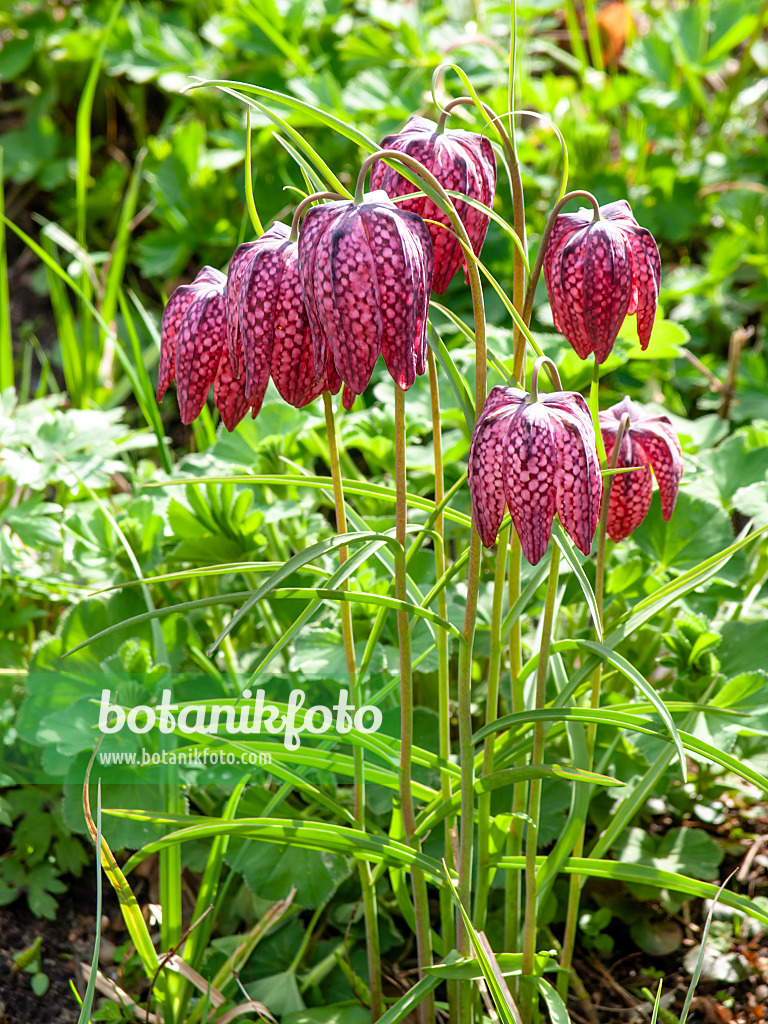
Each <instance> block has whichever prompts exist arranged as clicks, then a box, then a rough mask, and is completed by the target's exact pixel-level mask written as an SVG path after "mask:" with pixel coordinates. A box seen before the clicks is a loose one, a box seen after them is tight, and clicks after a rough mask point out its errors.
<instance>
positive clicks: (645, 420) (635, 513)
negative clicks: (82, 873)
mask: <svg viewBox="0 0 768 1024" xmlns="http://www.w3.org/2000/svg"><path fill="white" fill-rule="evenodd" d="M623 416H626V417H627V424H626V428H625V430H624V433H623V435H622V438H621V443H620V447H619V454H618V460H617V463H616V465H617V467H618V468H619V469H623V468H625V467H627V466H637V467H638V468H637V470H636V471H635V472H634V473H617V474H616V475H615V476H614V477H613V482H612V484H611V496H610V498H609V501H608V536H609V537H610V538H611V540H624V538H625V537H628V536H629V535H630V533H632V531H633V530H636V529H637V527H638V526H639V525H640V523H642V521H643V520H644V519H645V517H646V516H647V515H648V509H649V508H650V507H651V492H652V483H651V470H653V473H654V476H655V477H656V482H657V483H658V485H659V497H660V498H661V515H662V518H663V519H664V521H665V522H668V521H669V520H670V519H671V517H672V513H673V511H674V509H675V502H676V501H677V491H678V488H679V486H680V478H681V477H682V475H683V459H682V453H681V449H680V441H679V440H678V437H677V434H676V433H675V431H674V430H673V428H672V423H671V422H670V420H669V418H668V417H667V416H648V415H647V414H646V413H645V412H644V411H643V410H642V409H641V408H640V407H639V406H637V405H635V403H634V402H631V401H630V400H629V399H628V398H625V399H623V400H622V401H621V402H619V403H618V405H614V406H612V407H611V408H610V409H607V410H605V411H604V412H601V413H600V417H599V420H600V433H601V434H602V435H603V444H604V445H605V452H606V456H607V458H608V461H609V463H610V461H611V456H612V454H613V449H614V446H615V443H616V435H617V433H618V430H619V424H620V423H621V420H622V417H623Z"/></svg>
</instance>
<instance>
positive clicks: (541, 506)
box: [503, 402, 558, 565]
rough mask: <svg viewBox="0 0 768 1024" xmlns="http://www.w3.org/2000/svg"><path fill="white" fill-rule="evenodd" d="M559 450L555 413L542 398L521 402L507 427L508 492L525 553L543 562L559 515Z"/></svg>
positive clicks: (532, 558)
mask: <svg viewBox="0 0 768 1024" xmlns="http://www.w3.org/2000/svg"><path fill="white" fill-rule="evenodd" d="M557 459H558V453H557V448H556V444H555V438H554V437H553V433H552V425H551V416H550V414H549V412H548V411H547V410H546V409H545V408H544V406H543V405H542V404H541V403H540V402H533V403H530V402H524V403H522V404H521V405H520V407H519V408H518V410H517V412H516V413H515V415H514V416H513V417H512V420H511V421H510V422H509V425H508V428H507V431H506V443H505V446H504V473H503V477H504V493H505V495H506V498H507V505H508V506H509V511H510V514H511V516H512V521H513V522H514V524H515V529H516V530H517V532H518V535H519V537H520V545H521V547H522V549H523V554H524V555H525V557H526V558H527V559H528V561H529V562H530V563H531V565H536V563H537V562H540V561H541V559H542V557H543V556H544V553H545V552H546V550H547V545H548V544H549V537H550V533H551V531H552V519H553V518H554V515H555V497H556V490H557V488H556V485H555V466H556V464H557Z"/></svg>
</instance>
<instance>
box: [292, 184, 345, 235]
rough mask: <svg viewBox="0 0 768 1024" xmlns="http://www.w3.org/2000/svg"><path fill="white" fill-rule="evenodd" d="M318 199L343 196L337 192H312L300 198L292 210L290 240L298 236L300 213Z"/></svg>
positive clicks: (342, 197)
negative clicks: (304, 197)
mask: <svg viewBox="0 0 768 1024" xmlns="http://www.w3.org/2000/svg"><path fill="white" fill-rule="evenodd" d="M320 199H344V196H340V195H339V193H338V192H313V193H312V195H311V196H307V198H306V199H302V201H301V202H300V203H299V205H298V206H297V207H296V209H295V210H294V212H293V220H292V221H291V238H290V240H291V241H292V242H295V241H296V239H297V238H298V237H299V221H300V220H301V215H302V214H303V213H304V211H305V210H306V209H307V208H308V207H310V206H311V205H312V203H316V202H318V201H319V200H320Z"/></svg>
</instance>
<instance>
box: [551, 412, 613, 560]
mask: <svg viewBox="0 0 768 1024" xmlns="http://www.w3.org/2000/svg"><path fill="white" fill-rule="evenodd" d="M561 394H562V393H561ZM550 397H551V396H549V395H547V396H545V397H544V404H545V408H547V409H548V410H550V411H551V413H552V417H551V423H552V433H553V437H554V442H555V445H556V447H557V465H556V468H555V484H556V487H557V493H556V505H555V507H556V509H557V514H558V516H559V517H560V522H561V523H562V525H563V528H564V529H565V531H566V533H567V534H568V536H569V537H570V538H571V540H572V541H573V542H574V544H575V545H576V547H577V548H578V549H579V551H581V552H582V554H585V555H588V554H589V553H590V551H591V550H592V541H593V540H594V537H595V532H596V531H597V520H598V517H599V515H600V499H601V498H602V494H603V478H602V476H601V474H600V462H599V459H598V457H597V450H596V448H595V435H594V431H593V429H592V422H591V418H590V415H589V409H588V408H587V405H586V403H585V402H584V399H583V398H582V397H581V395H577V394H572V395H570V396H569V397H570V399H571V401H570V403H569V404H568V405H567V407H566V406H565V405H564V403H563V402H562V401H560V402H557V403H550V402H548V401H547V399H548V398H550Z"/></svg>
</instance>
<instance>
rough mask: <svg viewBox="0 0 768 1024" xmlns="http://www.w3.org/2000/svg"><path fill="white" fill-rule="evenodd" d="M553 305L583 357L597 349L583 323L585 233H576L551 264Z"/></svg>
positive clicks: (569, 339) (576, 348)
mask: <svg viewBox="0 0 768 1024" xmlns="http://www.w3.org/2000/svg"><path fill="white" fill-rule="evenodd" d="M550 294H551V295H552V307H553V309H554V307H555V306H557V309H558V321H559V324H560V327H559V329H560V330H561V331H562V333H563V334H564V335H565V337H566V338H567V339H568V341H569V342H570V343H571V345H572V346H573V348H574V349H575V350H576V354H577V355H578V356H579V358H580V359H586V358H587V357H588V356H590V355H591V354H592V352H593V351H594V345H593V344H592V339H591V337H590V335H589V334H588V332H587V327H586V324H585V322H584V233H583V232H575V233H574V234H572V235H571V237H570V238H569V239H568V240H567V241H566V242H565V244H564V245H563V246H562V247H561V249H560V250H559V252H558V253H556V254H555V258H554V261H553V266H552V292H551V293H550Z"/></svg>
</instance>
